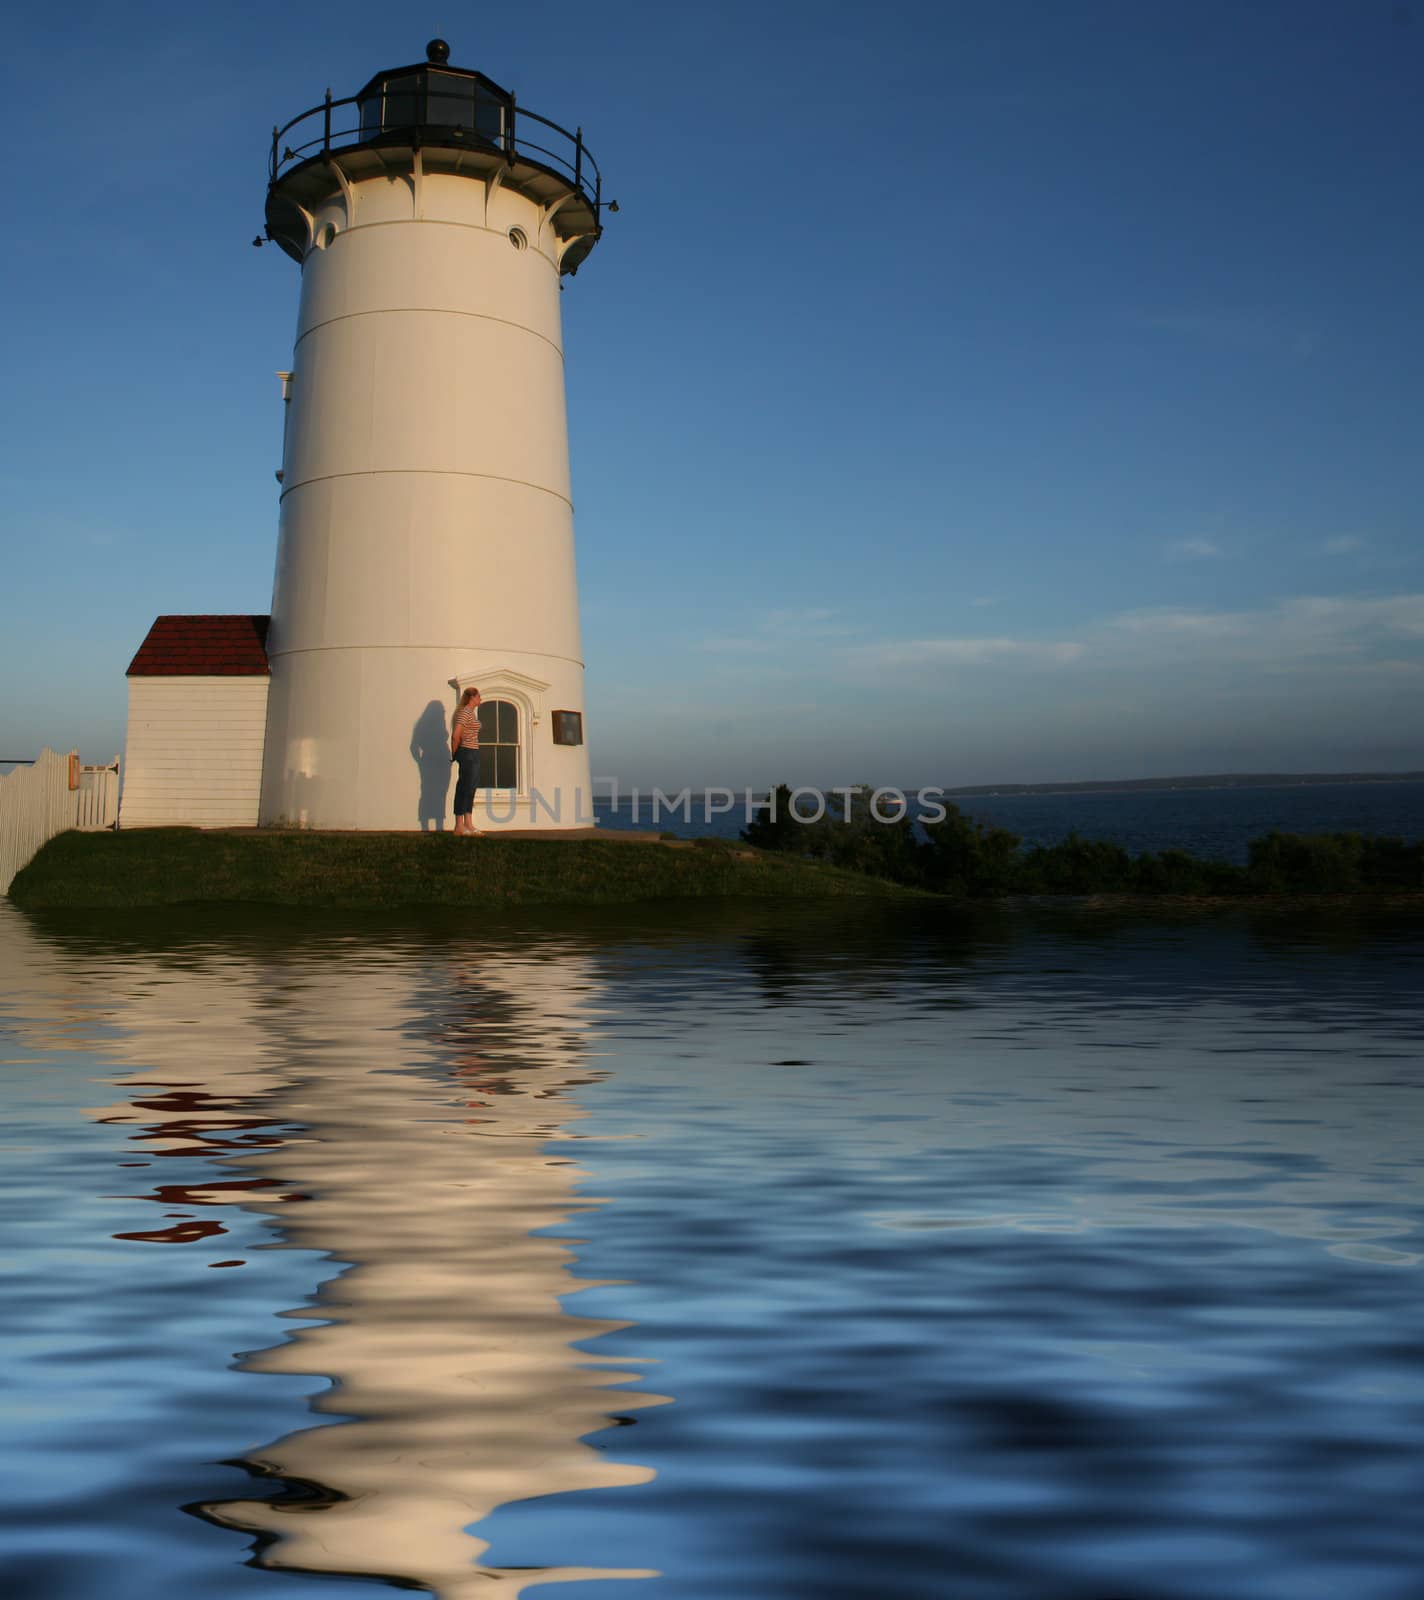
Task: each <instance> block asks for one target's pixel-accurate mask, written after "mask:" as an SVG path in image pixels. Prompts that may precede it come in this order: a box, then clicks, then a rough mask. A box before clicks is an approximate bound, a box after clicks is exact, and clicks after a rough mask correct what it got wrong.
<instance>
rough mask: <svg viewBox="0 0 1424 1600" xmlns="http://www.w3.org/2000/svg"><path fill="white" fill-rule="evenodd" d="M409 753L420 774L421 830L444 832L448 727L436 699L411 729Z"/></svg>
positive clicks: (448, 754)
mask: <svg viewBox="0 0 1424 1600" xmlns="http://www.w3.org/2000/svg"><path fill="white" fill-rule="evenodd" d="M410 755H411V760H412V761H414V762H415V766H416V771H417V772H419V774H420V818H419V821H420V831H421V832H422V833H431V832H434V833H443V832H444V829H445V812H446V809H447V805H446V796H447V795H448V794H449V793H450V730H449V729H448V728H447V727H446V725H445V708H444V706H442V705H441V704H440V702H439V701H438V700H432V701H431V702H430V704H429V705H428V706H426V708H425V710H424V711H422V712H421V713H420V716H419V718H418V719H417V721H416V724H415V726H414V727H413V728H412V729H411V730H410Z"/></svg>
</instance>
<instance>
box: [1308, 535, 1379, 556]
mask: <svg viewBox="0 0 1424 1600" xmlns="http://www.w3.org/2000/svg"><path fill="white" fill-rule="evenodd" d="M1368 543H1369V540H1368V539H1362V538H1361V537H1360V536H1359V534H1357V533H1343V534H1341V535H1340V536H1339V537H1338V538H1335V539H1326V540H1325V541H1324V543H1323V544H1322V545H1321V546H1320V548H1321V550H1323V551H1324V552H1325V554H1326V555H1327V556H1348V555H1353V554H1354V552H1355V551H1356V550H1363V549H1364V548H1365V546H1366V545H1367V544H1368Z"/></svg>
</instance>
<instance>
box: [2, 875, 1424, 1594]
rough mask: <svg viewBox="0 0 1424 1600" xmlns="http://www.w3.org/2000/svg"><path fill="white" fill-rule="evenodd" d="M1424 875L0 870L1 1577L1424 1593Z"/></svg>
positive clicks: (512, 1587) (711, 1590)
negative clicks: (582, 896) (358, 897)
mask: <svg viewBox="0 0 1424 1600" xmlns="http://www.w3.org/2000/svg"><path fill="white" fill-rule="evenodd" d="M1421 956H1424V927H1421V925H1420V923H1419V922H1417V921H1409V920H1377V919H1376V920H1371V919H1370V918H1368V917H1367V916H1365V915H1364V914H1361V913H1348V914H1344V915H1342V917H1341V918H1339V919H1336V920H1328V921H1318V922H1314V923H1302V922H1301V921H1300V918H1299V915H1298V914H1296V915H1295V916H1294V918H1293V919H1292V920H1290V921H1287V922H1280V921H1275V920H1271V919H1264V920H1260V919H1258V920H1250V919H1248V918H1247V917H1246V916H1244V915H1242V914H1240V913H1233V914H1231V915H1225V916H1221V917H1214V918H1210V919H1206V920H1201V919H1197V920H1190V919H1177V920H1170V919H1169V920H1160V921H1156V922H1143V921H1139V920H1133V919H1125V918H1121V917H1106V916H1103V915H1092V916H1090V915H1086V914H1083V913H1075V914H1071V915H1067V916H1050V915H1048V914H1045V913H1030V912H1016V913H1012V914H1010V913H1005V912H1002V911H995V910H989V911H986V912H984V913H980V914H976V916H975V917H973V918H972V919H971V918H966V916H965V915H964V914H963V913H962V912H955V911H952V910H949V909H947V908H945V907H941V906H933V907H929V908H925V909H920V908H912V909H911V910H910V911H908V912H907V911H906V910H905V909H904V908H903V907H897V908H886V907H875V906H865V907H860V908H855V907H851V908H849V909H846V908H839V909H834V910H832V911H829V912H828V911H827V909H826V908H814V909H811V910H808V911H805V912H802V911H798V910H797V909H796V908H783V909H779V910H778V909H776V908H766V907H754V908H738V907H733V906H726V907H717V906H715V905H710V904H701V905H697V906H689V907H683V908H663V909H657V908H651V909H647V910H636V911H628V912H623V913H619V914H617V915H613V914H608V915H600V916H594V915H588V916H582V917H580V916H574V915H572V914H564V915H561V916H559V917H554V916H545V917H542V918H541V917H533V916H528V917H524V918H517V919H516V918H509V919H504V920H490V919H488V918H483V919H481V920H472V921H471V923H470V924H469V925H468V926H462V925H461V923H460V921H459V919H456V918H453V917H433V916H432V917H429V918H423V919H418V920H410V921H407V922H404V923H401V924H399V925H396V926H392V924H391V922H390V920H389V919H381V918H368V919H360V918H354V917H351V916H347V917H345V918H342V919H336V918H332V917H319V916H316V915H308V916H299V915H297V916H294V915H290V914H289V915H285V916H280V917H279V916H277V915H275V914H270V913H258V912H255V911H254V912H250V913H242V912H239V911H235V910H231V909H228V910H225V911H223V912H207V913H201V914H200V913H197V912H187V913H164V914H163V915H162V916H153V917H149V916H144V915H132V914H131V915H129V916H127V917H123V918H118V917H111V918H108V919H96V918H95V917H93V916H92V915H91V916H87V917H85V918H82V919H80V918H65V917H47V918H42V919H27V918H25V917H24V916H22V915H21V914H20V913H18V912H16V911H15V910H14V909H13V908H11V907H9V906H6V905H3V904H0V1056H3V1062H4V1064H3V1067H0V1074H3V1079H0V1081H3V1084H4V1111H5V1120H4V1129H3V1142H4V1145H5V1150H4V1160H3V1165H2V1166H0V1185H3V1192H0V1217H3V1228H4V1238H3V1240H0V1249H3V1255H2V1256H0V1259H3V1263H4V1270H5V1274H6V1278H5V1284H4V1288H3V1293H0V1323H3V1346H0V1348H3V1365H2V1366H0V1371H3V1373H4V1374H5V1377H6V1380H7V1394H6V1397H5V1400H4V1403H3V1413H0V1414H2V1415H3V1418H4V1440H5V1443H4V1446H3V1455H0V1462H3V1465H4V1467H5V1469H6V1470H5V1472H4V1474H3V1481H4V1482H5V1485H6V1487H5V1489H4V1492H3V1496H0V1586H3V1592H4V1593H5V1594H6V1595H7V1596H13V1597H15V1600H29V1597H32V1596H33V1597H35V1600H99V1597H103V1600H130V1597H132V1600H139V1597H142V1600H209V1597H221V1600H227V1597H229V1596H232V1597H236V1596H260V1595H262V1594H263V1593H270V1594H272V1595H273V1596H278V1595H285V1596H291V1597H294V1600H297V1597H301V1596H303V1595H310V1596H312V1597H313V1600H317V1597H320V1596H343V1595H349V1596H351V1597H353V1600H354V1597H356V1596H358V1595H361V1594H369V1593H371V1592H372V1590H371V1585H372V1583H375V1584H377V1585H389V1586H393V1587H400V1588H405V1589H412V1588H413V1589H416V1590H417V1591H420V1592H425V1593H430V1594H434V1595H439V1596H443V1597H452V1600H453V1597H459V1600H466V1597H475V1596H478V1597H484V1596H490V1597H493V1596H497V1595H503V1596H514V1595H519V1594H522V1593H525V1592H526V1591H533V1590H535V1589H536V1588H537V1587H538V1585H539V1584H541V1583H544V1582H548V1581H550V1580H553V1579H556V1578H557V1579H562V1580H564V1585H563V1587H562V1588H560V1589H559V1591H558V1592H559V1593H560V1594H567V1595H569V1596H570V1597H571V1600H572V1597H574V1596H583V1595H588V1596H590V1597H591V1600H592V1597H595V1596H597V1597H601V1600H635V1597H640V1600H692V1597H696V1600H721V1597H726V1596H731V1595H747V1596H755V1597H758V1600H781V1597H790V1596H797V1597H800V1596H807V1597H816V1600H839V1597H857V1600H861V1597H863V1600H872V1597H875V1600H878V1597H881V1596H887V1595H893V1596H906V1597H916V1600H918V1597H925V1600H930V1597H934V1600H944V1597H953V1600H981V1597H983V1600H1030V1597H1031V1600H1112V1597H1121V1600H1203V1597H1207V1596H1211V1597H1216V1596H1224V1597H1225V1596H1229V1597H1231V1600H1277V1597H1279V1600H1287V1597H1289V1600H1315V1597H1319V1600H1326V1597H1328V1600H1337V1597H1339V1596H1341V1595H1350V1596H1351V1597H1352V1600H1405V1597H1417V1596H1418V1594H1419V1593H1420V1579H1419V1573H1420V1572H1421V1570H1424V1528H1421V1525H1420V1523H1419V1521H1418V1518H1417V1516H1416V1515H1415V1508H1416V1506H1417V1502H1418V1494H1419V1491H1420V1490H1421V1489H1424V1447H1421V1440H1424V1431H1421V1425H1424V1363H1421V1357H1422V1356H1424V1342H1421V1336H1420V1332H1419V1328H1420V1313H1421V1310H1424V1306H1421V1283H1422V1282H1424V1277H1421V1271H1424V1182H1421V1178H1420V1167H1419V1162H1418V1134H1419V1126H1420V1117H1419V1108H1420V1104H1421V1101H1420V1093H1421V1088H1424V1062H1421V1051H1420V1044H1419V1041H1420V1036H1421V1034H1420V1024H1421V1020H1424V1018H1422V1017H1421V1012H1424V999H1421V995H1424V986H1421V984H1420V981H1419V980H1420V964H1421Z"/></svg>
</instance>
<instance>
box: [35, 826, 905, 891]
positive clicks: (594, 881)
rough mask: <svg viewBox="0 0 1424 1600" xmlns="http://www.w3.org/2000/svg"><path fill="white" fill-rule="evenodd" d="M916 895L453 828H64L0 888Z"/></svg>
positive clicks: (640, 849)
mask: <svg viewBox="0 0 1424 1600" xmlns="http://www.w3.org/2000/svg"><path fill="white" fill-rule="evenodd" d="M848 895H873V896H876V897H878V898H882V899H883V898H895V897H898V898H906V897H913V898H921V897H922V896H921V895H920V894H919V893H918V891H915V890H912V889H905V888H901V887H899V886H897V885H895V884H892V883H887V882H884V881H883V880H881V879H878V878H869V877H865V876H863V875H862V874H860V873H855V872H847V871H844V870H841V869H839V868H836V867H829V866H823V865H820V864H819V863H814V862H808V861H802V860H797V859H796V858H794V857H790V856H778V855H775V854H773V853H771V852H769V851H762V850H756V851H747V850H744V849H738V848H734V847H728V846H723V845H720V844H716V843H712V844H709V845H708V846H706V847H702V848H696V847H694V848H681V849H679V848H675V847H670V846H667V845H663V844H657V843H634V842H624V843H617V842H614V841H612V840H603V839H500V838H491V837H487V838H483V839H457V838H455V837H454V836H453V835H452V834H448V833H435V834H415V833H409V834H407V833H284V832H276V831H273V832H266V831H262V832H254V833H225V832H203V831H200V830H199V829H196V828H142V829H135V830H134V831H133V832H129V833H77V832H74V833H63V834H60V835H59V837H58V838H56V839H51V840H50V842H49V843H48V844H47V845H46V846H45V847H44V849H43V850H41V851H40V853H39V854H38V855H37V856H36V857H35V858H34V860H33V861H32V862H31V863H30V864H29V866H27V867H26V868H25V869H24V870H23V871H22V872H21V873H20V874H19V875H18V876H17V877H16V878H15V881H14V882H13V883H12V884H11V886H10V899H11V900H13V901H14V902H15V903H16V904H17V905H22V906H28V907H32V908H36V909H38V908H41V907H61V906H75V907H89V906H92V907H111V906H162V905H187V904H193V903H198V902H209V903H214V902H217V903H221V902H227V903H234V902H237V903H248V904H264V905H281V906H342V907H384V906H469V905H481V906H513V905H560V904H563V905H573V904H577V905H618V904H627V903H630V902H633V901H639V900H672V899H706V898H712V897H733V898H747V897H751V898H757V899H785V900H799V899H808V898H825V897H843V896H848Z"/></svg>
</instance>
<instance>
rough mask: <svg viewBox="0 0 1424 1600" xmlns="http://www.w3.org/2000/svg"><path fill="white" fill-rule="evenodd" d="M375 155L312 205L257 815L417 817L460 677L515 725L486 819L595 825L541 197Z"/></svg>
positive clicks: (405, 822) (549, 254)
mask: <svg viewBox="0 0 1424 1600" xmlns="http://www.w3.org/2000/svg"><path fill="white" fill-rule="evenodd" d="M370 157H371V152H369V151H366V152H361V153H358V154H357V155H355V156H354V157H353V156H351V155H349V154H347V153H343V154H342V155H337V154H335V153H333V157H332V159H331V160H330V161H328V162H327V164H326V166H325V168H324V169H323V173H324V174H326V175H327V177H328V182H327V184H326V192H325V194H324V196H323V197H322V198H321V199H320V200H319V201H318V202H317V203H315V204H311V205H308V206H306V207H305V208H304V209H303V210H302V216H303V218H304V222H305V232H306V246H305V251H304V256H303V263H302V295H301V309H300V314H299V319H298V327H297V340H296V347H295V353H294V359H293V371H292V375H291V378H290V380H289V383H288V400H287V405H288V414H287V420H286V430H285V445H284V451H283V464H282V491H281V520H280V533H279V543H278V555H277V573H276V583H275V588H274V594H273V602H272V625H271V631H270V633H269V636H268V644H267V648H268V655H269V658H270V661H271V668H272V682H271V696H270V702H269V712H268V722H267V737H266V750H265V756H264V764H263V765H264V770H263V784H262V804H261V818H262V821H263V822H264V823H277V824H288V825H296V826H306V827H321V828H395V829H410V828H415V827H417V826H420V825H422V823H425V824H427V825H428V824H429V822H430V820H431V816H432V814H433V808H434V801H435V798H436V795H435V791H436V790H437V789H438V788H439V786H440V783H441V781H442V779H443V778H444V777H445V776H447V773H446V772H445V771H444V770H443V769H442V766H441V759H442V758H441V757H440V754H439V752H438V750H434V749H432V746H433V741H434V738H435V736H436V733H437V730H438V724H439V723H440V722H442V721H443V724H444V730H445V733H446V734H448V729H449V719H450V715H451V713H452V711H453V709H454V705H455V701H456V689H455V688H454V687H452V680H454V681H456V682H458V683H474V684H476V685H478V687H479V688H480V690H481V691H482V693H483V695H484V697H485V699H486V700H487V701H488V700H491V699H500V700H506V701H509V702H511V703H512V704H514V705H515V706H516V707H517V708H518V710H519V713H520V718H519V721H520V726H519V735H520V751H519V763H518V765H519V784H518V793H517V794H514V793H511V792H510V791H508V790H496V791H489V790H481V791H480V802H479V804H477V807H476V825H477V826H499V825H500V824H501V823H502V822H503V821H504V819H505V818H506V817H507V816H508V814H509V812H510V811H511V809H513V810H514V816H513V817H512V818H510V820H509V821H508V822H507V824H506V825H508V826H518V827H528V826H530V825H531V820H532V822H533V823H534V824H535V825H541V826H553V825H562V826H564V827H570V826H575V825H578V824H579V823H581V822H583V823H586V822H587V821H588V820H589V811H590V785H589V764H588V753H587V747H586V746H584V745H581V744H580V745H573V746H570V745H556V744H555V743H554V742H553V727H552V723H553V719H552V716H551V713H552V712H553V711H555V710H567V711H577V712H579V713H582V711H583V706H584V700H583V660H582V652H581V645H580V638H579V620H578V596H577V589H576V580H575V567H574V547H573V507H572V502H571V498H570V487H569V464H568V437H567V422H566V417H565V402H564V377H563V347H562V337H561V328H560V307H559V289H560V269H559V257H560V251H561V249H563V248H565V246H564V242H563V241H562V240H561V239H560V238H559V237H558V236H557V235H556V233H555V231H554V229H553V227H552V226H551V216H552V212H553V210H554V209H556V207H554V208H551V207H550V206H549V205H547V204H541V203H540V202H539V201H538V200H536V199H535V198H532V197H530V196H529V195H526V194H523V193H519V192H517V191H515V190H514V189H512V188H510V187H508V186H502V185H501V184H500V182H499V178H500V171H499V169H498V167H495V168H494V169H493V170H492V171H491V172H489V173H487V174H481V173H477V172H471V173H470V174H468V175H466V174H464V173H459V172H454V173H452V172H428V171H425V170H423V164H422V161H421V157H420V155H419V153H418V152H415V153H412V152H411V151H402V150H394V151H385V152H383V153H382V156H381V158H380V160H379V161H377V162H376V164H375V165H376V171H375V172H374V174H369V175H368V169H369V167H370V165H371V161H370ZM362 161H364V162H365V163H366V165H365V167H363V166H362V164H361V163H362ZM307 181H308V186H310V177H309V176H308V180H307ZM511 230H518V233H517V235H516V238H517V239H518V241H519V242H518V243H516V242H512V238H511ZM437 708H438V714H437ZM443 759H444V762H445V767H446V768H448V793H447V794H446V795H445V796H444V804H443V806H442V807H441V810H442V813H443V815H444V816H445V817H446V818H447V819H448V816H449V801H450V799H451V798H452V797H453V787H454V774H453V768H452V767H449V763H448V754H447V755H446V756H445V757H444V758H443ZM535 790H537V791H538V792H539V794H540V795H541V796H542V797H543V799H544V801H545V802H546V805H544V806H538V807H531V796H532V792H533V791H535ZM548 808H554V810H555V812H556V815H554V816H551V815H550V812H549V809H548ZM531 810H532V811H533V816H532V818H531Z"/></svg>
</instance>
